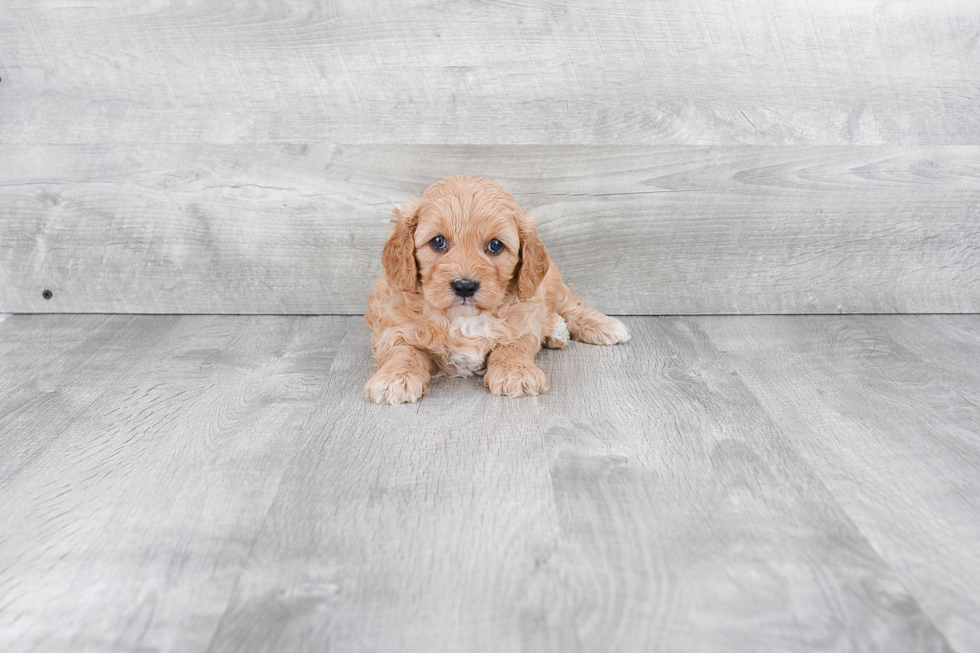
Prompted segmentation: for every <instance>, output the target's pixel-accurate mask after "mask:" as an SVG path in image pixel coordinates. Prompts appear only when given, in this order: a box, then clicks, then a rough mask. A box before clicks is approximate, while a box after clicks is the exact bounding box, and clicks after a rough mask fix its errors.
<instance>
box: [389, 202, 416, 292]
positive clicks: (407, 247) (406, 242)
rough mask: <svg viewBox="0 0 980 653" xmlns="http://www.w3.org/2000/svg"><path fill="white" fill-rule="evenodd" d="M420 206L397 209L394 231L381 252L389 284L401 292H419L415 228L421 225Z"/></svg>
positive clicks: (414, 205) (409, 205) (393, 220)
mask: <svg viewBox="0 0 980 653" xmlns="http://www.w3.org/2000/svg"><path fill="white" fill-rule="evenodd" d="M418 210H419V205H418V204H408V205H406V206H405V207H404V208H398V209H395V217H394V218H393V219H392V221H391V224H392V226H393V227H394V230H393V231H392V232H391V235H390V236H388V240H387V241H386V242H385V247H384V250H383V251H382V252H381V263H382V264H383V265H384V266H385V275H386V276H387V277H388V282H389V283H390V284H391V285H392V286H394V287H395V288H397V289H399V290H404V291H409V292H415V291H417V290H419V286H420V284H419V267H418V263H417V262H416V260H415V227H417V226H418V223H419V212H418Z"/></svg>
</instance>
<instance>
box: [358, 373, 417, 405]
mask: <svg viewBox="0 0 980 653" xmlns="http://www.w3.org/2000/svg"><path fill="white" fill-rule="evenodd" d="M427 391H428V388H427V387H426V385H425V381H424V380H423V379H422V378H421V377H418V376H400V375H396V374H392V373H390V372H385V371H384V370H380V371H378V372H375V373H374V374H373V375H372V376H371V378H370V379H368V382H367V385H365V386H364V399H365V400H366V401H373V402H374V403H376V404H389V405H394V404H410V403H412V402H415V401H418V400H419V399H421V398H422V395H424V394H425V393H426V392H427Z"/></svg>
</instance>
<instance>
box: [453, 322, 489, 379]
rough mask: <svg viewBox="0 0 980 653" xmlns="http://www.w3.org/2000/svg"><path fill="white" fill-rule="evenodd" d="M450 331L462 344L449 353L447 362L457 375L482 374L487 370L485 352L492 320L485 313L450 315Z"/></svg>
mask: <svg viewBox="0 0 980 653" xmlns="http://www.w3.org/2000/svg"><path fill="white" fill-rule="evenodd" d="M449 329H450V331H452V333H453V335H455V336H456V337H457V339H458V340H460V341H461V342H462V346H461V347H459V348H458V349H457V350H456V351H453V352H452V353H451V354H450V355H449V364H450V366H451V367H452V368H453V372H454V373H455V374H456V375H457V376H472V375H474V374H483V373H484V372H486V370H487V353H488V352H489V351H490V343H491V341H492V339H493V336H492V331H493V322H492V320H491V319H490V318H488V317H487V315H486V314H485V313H478V314H475V315H472V314H457V315H453V316H452V322H451V324H450V326H449Z"/></svg>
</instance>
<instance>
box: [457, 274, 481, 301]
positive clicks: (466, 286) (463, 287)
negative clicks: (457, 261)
mask: <svg viewBox="0 0 980 653" xmlns="http://www.w3.org/2000/svg"><path fill="white" fill-rule="evenodd" d="M449 285H450V287H452V289H453V292H454V293H456V296H457V297H460V298H462V299H466V298H467V297H472V296H473V295H475V294H476V291H477V290H479V289H480V282H478V281H473V280H472V279H456V281H453V282H452V283H451V284H449Z"/></svg>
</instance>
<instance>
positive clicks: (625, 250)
mask: <svg viewBox="0 0 980 653" xmlns="http://www.w3.org/2000/svg"><path fill="white" fill-rule="evenodd" d="M23 154H24V153H23V152H20V151H19V150H17V149H16V148H15V149H4V150H0V175H2V176H3V178H4V179H5V181H4V183H3V184H2V185H0V224H2V225H3V231H4V234H3V238H0V276H2V277H3V278H4V280H5V282H4V284H2V285H0V310H4V311H12V312H48V311H52V312H80V311H81V312H119V313H131V312H135V313H236V314H237V313H289V314H324V313H339V314H359V313H362V312H363V311H364V306H365V304H366V299H367V294H368V291H369V289H370V286H371V284H372V283H373V281H374V278H375V277H376V275H377V274H378V273H379V272H380V251H381V246H382V243H383V241H384V238H385V236H386V228H387V221H388V219H389V217H390V210H391V208H392V207H394V206H396V205H397V204H398V203H400V202H403V201H405V200H406V199H409V198H411V197H413V196H415V197H417V196H418V194H420V193H421V192H422V191H423V190H424V189H425V187H426V186H428V184H429V183H431V182H432V181H434V180H436V179H439V178H441V177H443V176H446V175H449V174H453V173H457V172H461V171H466V172H472V173H476V174H483V175H487V176H491V177H493V178H496V179H498V180H499V181H501V182H502V183H503V184H505V185H506V186H507V187H508V188H510V189H511V190H512V192H514V194H515V196H516V197H517V199H518V201H519V202H520V203H521V204H522V205H523V206H524V207H525V208H526V209H527V210H529V211H530V212H531V213H532V215H534V216H535V218H536V219H537V221H538V223H539V226H540V231H541V233H542V236H543V237H544V239H545V242H546V244H547V246H548V249H549V252H550V253H551V255H552V256H553V257H554V259H555V260H556V262H557V263H558V265H559V268H560V269H561V270H562V273H563V274H564V276H565V278H566V280H567V281H569V282H572V283H574V284H575V287H576V289H577V290H578V291H579V292H580V293H581V295H582V296H583V297H584V298H586V299H587V300H588V301H590V302H591V303H592V304H593V305H595V306H596V307H597V308H599V309H600V310H603V311H605V312H607V313H613V314H704V313H742V314H744V313H850V312H858V313H865V312H884V313H891V312H899V313H903V312H930V311H931V312H977V311H980V267H978V266H977V265H976V264H975V262H976V260H978V258H980V215H978V213H977V206H980V166H978V165H977V161H980V148H977V147H973V146H969V147H941V148H919V147H904V146H896V147H868V148H851V147H827V148H809V147H808V148H752V149H746V148H708V149H688V148H682V149H670V148H663V147H552V146H543V147H484V146H461V147H456V146H446V147H428V146H357V147H342V146H326V145H305V144H303V145H278V144H267V145H227V146H215V145H189V146H183V145H174V146H170V145H133V146H118V147H117V146H111V147H110V146H72V145H50V146H34V147H32V150H31V152H30V154H29V155H26V156H22V155H23ZM46 289H48V290H52V291H53V293H54V295H53V298H52V299H50V300H46V299H44V298H43V296H42V291H43V290H46Z"/></svg>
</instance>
